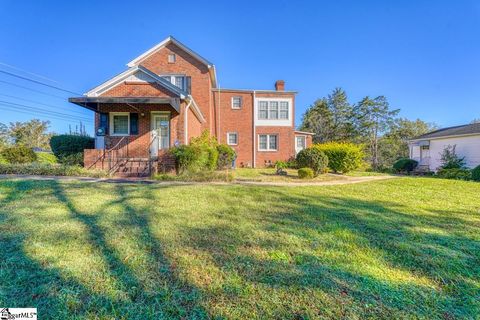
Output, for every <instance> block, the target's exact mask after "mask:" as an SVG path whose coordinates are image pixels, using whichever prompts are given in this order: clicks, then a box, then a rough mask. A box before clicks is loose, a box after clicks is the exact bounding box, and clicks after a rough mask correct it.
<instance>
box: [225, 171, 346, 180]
mask: <svg viewBox="0 0 480 320" xmlns="http://www.w3.org/2000/svg"><path fill="white" fill-rule="evenodd" d="M275 171H276V169H275V168H259V169H249V168H237V169H235V170H233V171H232V172H233V175H234V177H235V180H238V181H255V182H306V181H308V182H312V181H317V182H321V181H332V180H343V179H345V178H344V177H343V176H341V175H331V174H320V175H318V176H317V177H315V178H313V179H307V180H305V179H300V178H299V177H298V170H296V169H285V171H287V175H286V176H280V175H277V174H275Z"/></svg>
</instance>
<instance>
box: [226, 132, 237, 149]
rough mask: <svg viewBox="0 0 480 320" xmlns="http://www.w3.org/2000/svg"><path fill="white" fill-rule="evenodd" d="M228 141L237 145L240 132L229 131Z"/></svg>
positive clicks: (232, 144)
mask: <svg viewBox="0 0 480 320" xmlns="http://www.w3.org/2000/svg"><path fill="white" fill-rule="evenodd" d="M227 143H228V144H229V145H231V146H235V145H237V144H238V133H236V132H229V133H227Z"/></svg>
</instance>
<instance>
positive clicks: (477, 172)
mask: <svg viewBox="0 0 480 320" xmlns="http://www.w3.org/2000/svg"><path fill="white" fill-rule="evenodd" d="M472 180H473V181H480V165H479V166H476V167H475V168H473V169H472Z"/></svg>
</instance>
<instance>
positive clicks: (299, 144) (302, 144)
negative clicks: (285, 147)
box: [295, 136, 307, 154]
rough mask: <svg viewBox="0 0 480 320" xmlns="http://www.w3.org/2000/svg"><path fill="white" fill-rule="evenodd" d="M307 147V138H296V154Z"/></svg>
mask: <svg viewBox="0 0 480 320" xmlns="http://www.w3.org/2000/svg"><path fill="white" fill-rule="evenodd" d="M306 147H307V141H306V139H305V136H295V154H297V153H299V152H300V151H302V150H303V149H305V148H306Z"/></svg>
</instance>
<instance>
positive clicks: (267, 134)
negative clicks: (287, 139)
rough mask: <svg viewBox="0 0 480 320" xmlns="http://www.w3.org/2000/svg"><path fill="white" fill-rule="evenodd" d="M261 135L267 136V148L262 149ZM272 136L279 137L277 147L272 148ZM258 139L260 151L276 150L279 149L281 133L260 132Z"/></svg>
mask: <svg viewBox="0 0 480 320" xmlns="http://www.w3.org/2000/svg"><path fill="white" fill-rule="evenodd" d="M260 136H267V149H260ZM270 136H276V137H277V148H276V149H270ZM257 141H258V151H260V152H268V151H270V152H275V151H278V145H279V134H278V133H259V134H258V137H257Z"/></svg>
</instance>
